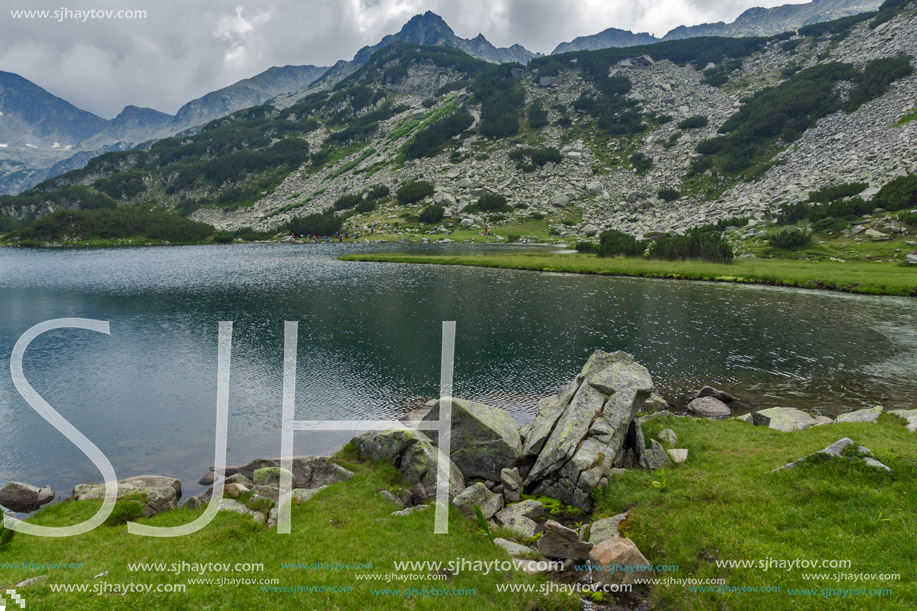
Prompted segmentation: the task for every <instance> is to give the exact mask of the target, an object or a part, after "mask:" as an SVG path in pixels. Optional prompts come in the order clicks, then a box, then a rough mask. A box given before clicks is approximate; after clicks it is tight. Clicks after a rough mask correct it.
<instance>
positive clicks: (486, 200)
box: [477, 193, 510, 212]
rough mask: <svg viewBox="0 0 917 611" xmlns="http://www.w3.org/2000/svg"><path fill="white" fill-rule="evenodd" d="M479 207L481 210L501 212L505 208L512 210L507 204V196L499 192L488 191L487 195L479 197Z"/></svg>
mask: <svg viewBox="0 0 917 611" xmlns="http://www.w3.org/2000/svg"><path fill="white" fill-rule="evenodd" d="M477 207H478V210H480V211H481V212H500V211H504V210H510V207H509V206H508V205H506V198H505V197H503V196H502V195H500V194H499V193H488V194H487V195H482V196H481V198H480V199H478V202H477Z"/></svg>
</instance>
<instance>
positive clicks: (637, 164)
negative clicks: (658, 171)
mask: <svg viewBox="0 0 917 611" xmlns="http://www.w3.org/2000/svg"><path fill="white" fill-rule="evenodd" d="M630 162H631V163H632V164H633V166H634V169H636V170H637V173H638V174H645V173H646V172H649V171H650V168H652V167H653V160H652V159H651V158H650V157H648V156H647V155H644V154H643V153H634V154H633V155H631V156H630Z"/></svg>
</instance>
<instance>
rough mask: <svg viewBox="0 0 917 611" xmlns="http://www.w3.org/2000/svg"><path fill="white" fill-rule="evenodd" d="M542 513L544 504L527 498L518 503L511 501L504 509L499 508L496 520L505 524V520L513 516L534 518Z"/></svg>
mask: <svg viewBox="0 0 917 611" xmlns="http://www.w3.org/2000/svg"><path fill="white" fill-rule="evenodd" d="M543 515H544V505H543V504H542V503H541V501H536V500H534V499H527V500H525V501H521V502H519V503H513V504H512V505H507V506H506V507H505V508H504V509H501V510H500V511H498V512H497V521H498V522H500V523H501V524H505V523H506V520H509V519H512V518H513V517H514V516H521V517H524V518H529V519H532V520H535V519H537V518H540V517H541V516H543Z"/></svg>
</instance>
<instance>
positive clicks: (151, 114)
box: [80, 106, 175, 150]
mask: <svg viewBox="0 0 917 611" xmlns="http://www.w3.org/2000/svg"><path fill="white" fill-rule="evenodd" d="M174 118H175V117H173V116H172V115H169V114H166V113H164V112H159V111H158V110H153V109H152V108H139V107H137V106H125V107H124V110H122V111H121V112H120V113H118V116H117V117H115V118H114V119H112V120H111V121H109V122H108V124H107V125H106V126H105V129H103V130H102V131H100V132H99V133H97V134H95V135H94V136H92V137H91V138H88V139H86V140H83V141H82V142H80V148H81V149H84V150H85V149H94V148H97V147H108V146H111V145H113V144H116V143H122V144H136V143H137V142H142V141H143V140H147V139H149V138H150V136H151V135H152V134H154V133H156V132H158V131H159V130H161V129H163V128H165V127H167V126H168V125H169V124H170V123H172V120H173V119H174Z"/></svg>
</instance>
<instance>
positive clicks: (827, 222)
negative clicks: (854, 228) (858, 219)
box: [812, 216, 850, 233]
mask: <svg viewBox="0 0 917 611" xmlns="http://www.w3.org/2000/svg"><path fill="white" fill-rule="evenodd" d="M849 226H850V223H849V222H848V221H845V220H844V219H836V218H834V217H830V216H829V217H825V218H823V219H820V220H818V221H816V222H814V223H812V231H815V232H819V233H829V232H834V231H842V230H844V229H846V228H847V227H849Z"/></svg>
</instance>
